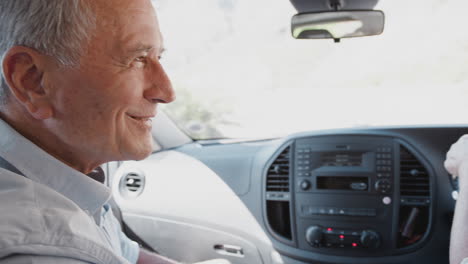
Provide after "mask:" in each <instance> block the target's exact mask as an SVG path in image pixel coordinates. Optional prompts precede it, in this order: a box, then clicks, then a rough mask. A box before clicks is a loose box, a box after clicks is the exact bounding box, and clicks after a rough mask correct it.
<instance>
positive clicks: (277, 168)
mask: <svg viewBox="0 0 468 264" xmlns="http://www.w3.org/2000/svg"><path fill="white" fill-rule="evenodd" d="M289 161H290V147H287V148H286V149H285V150H283V152H281V154H280V155H279V156H278V157H277V158H276V160H275V161H274V162H273V164H271V166H270V168H268V172H267V184H266V190H267V192H289Z"/></svg>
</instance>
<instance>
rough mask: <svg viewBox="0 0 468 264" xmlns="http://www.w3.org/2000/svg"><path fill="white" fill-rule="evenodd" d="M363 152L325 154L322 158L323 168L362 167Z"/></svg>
mask: <svg viewBox="0 0 468 264" xmlns="http://www.w3.org/2000/svg"><path fill="white" fill-rule="evenodd" d="M363 154H364V153H362V152H324V153H322V155H321V156H320V163H321V166H330V167H360V166H362V159H363Z"/></svg>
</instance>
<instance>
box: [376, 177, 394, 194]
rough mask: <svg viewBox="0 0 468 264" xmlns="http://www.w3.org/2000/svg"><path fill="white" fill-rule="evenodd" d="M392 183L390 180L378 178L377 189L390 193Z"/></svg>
mask: <svg viewBox="0 0 468 264" xmlns="http://www.w3.org/2000/svg"><path fill="white" fill-rule="evenodd" d="M391 188H392V185H391V183H390V181H389V180H378V181H377V182H376V183H375V190H376V191H378V192H380V193H389V192H390V190H391Z"/></svg>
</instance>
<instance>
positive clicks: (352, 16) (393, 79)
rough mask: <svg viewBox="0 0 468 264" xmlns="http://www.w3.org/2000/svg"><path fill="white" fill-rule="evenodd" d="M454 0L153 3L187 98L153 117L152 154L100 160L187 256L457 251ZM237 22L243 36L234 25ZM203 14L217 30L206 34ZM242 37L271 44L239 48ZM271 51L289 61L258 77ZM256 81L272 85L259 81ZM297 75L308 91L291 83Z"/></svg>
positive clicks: (460, 94) (461, 55)
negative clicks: (451, 162)
mask: <svg viewBox="0 0 468 264" xmlns="http://www.w3.org/2000/svg"><path fill="white" fill-rule="evenodd" d="M190 2H192V3H190ZM253 2H258V3H256V4H254V3H253ZM389 2H391V3H389ZM411 2H413V1H411ZM454 2H456V3H448V2H447V1H442V0H430V1H414V3H413V4H410V3H408V1H403V0H391V1H390V0H290V1H287V0H274V1H272V0H268V1H260V0H258V1H257V0H255V1H252V0H250V1H246V0H206V1H200V2H197V3H193V1H181V2H180V3H174V1H168V0H167V1H156V2H155V5H156V6H157V10H158V13H159V16H160V20H161V28H162V30H163V31H164V30H165V25H168V24H170V23H172V24H174V28H175V29H174V30H173V34H174V35H170V34H166V32H163V34H165V36H166V40H167V49H168V54H167V55H166V56H167V61H164V59H163V61H162V63H163V65H164V64H166V65H167V68H168V72H169V75H170V76H171V78H173V83H174V86H175V89H176V93H178V96H179V97H178V101H177V102H175V103H173V105H172V106H171V105H168V106H167V107H165V108H163V109H162V111H159V113H158V115H157V117H156V118H155V119H154V120H153V137H154V142H155V149H154V152H153V154H152V155H151V156H150V157H148V158H147V159H145V160H142V161H125V162H112V163H108V164H106V165H105V166H104V168H105V171H106V173H107V175H108V184H109V186H110V187H111V188H112V192H113V196H114V199H115V202H116V204H117V205H118V207H119V208H120V211H121V220H122V222H123V223H124V230H125V231H126V232H127V234H128V235H129V236H130V237H132V238H134V239H137V240H138V241H139V242H140V243H142V244H143V246H146V247H148V248H151V249H153V250H155V251H156V252H158V253H160V254H162V255H164V256H167V257H170V258H172V259H175V260H177V261H180V262H184V263H194V262H197V261H204V260H209V259H217V258H222V259H226V260H229V261H230V262H231V263H233V264H256V263H259V264H281V263H284V264H304V263H317V264H326V263H328V264H331V263H336V264H346V263H367V264H416V263H434V264H436V263H437V264H441V263H449V256H448V254H449V241H450V230H451V223H452V218H453V213H454V206H455V203H456V199H457V190H458V184H457V180H455V179H453V178H452V176H451V175H449V174H448V172H447V171H446V170H445V168H444V166H443V164H444V160H445V157H446V153H447V151H448V150H449V148H450V146H451V144H453V143H454V142H456V141H457V140H458V138H459V137H461V136H462V135H464V134H466V133H467V132H468V125H466V122H467V121H468V118H467V115H466V113H467V111H468V109H466V108H465V106H464V103H463V102H464V101H466V98H468V90H466V89H467V88H464V87H463V86H466V87H468V86H467V85H466V84H468V83H466V82H464V80H465V78H466V77H465V76H468V75H466V74H465V75H464V76H463V74H464V73H466V72H465V71H466V70H464V69H462V68H461V67H460V66H461V65H463V64H462V61H463V59H466V58H468V34H467V33H466V32H460V29H458V30H457V29H453V27H446V32H442V31H437V30H440V29H442V28H445V27H444V26H443V25H439V24H442V23H443V22H444V21H445V20H444V18H442V13H443V14H448V16H447V17H446V20H447V21H445V22H447V23H449V24H450V25H456V24H455V22H461V21H462V18H461V16H462V13H463V12H462V11H458V10H459V9H463V8H460V4H462V3H461V1H454ZM184 5H185V6H186V8H182V6H184ZM463 5H466V4H463ZM179 7H180V8H181V9H179ZM203 8H216V9H203ZM254 8H255V9H254ZM259 8H263V9H259ZM288 8H289V9H288ZM182 9H184V11H182ZM206 10H208V11H206ZM210 10H211V11H210ZM219 10H221V11H219ZM205 11H206V12H205ZM215 11H216V12H223V13H216V12H215ZM247 11H248V12H250V13H248V14H247V15H246V13H247ZM399 11H402V12H404V13H403V14H404V15H401V13H398V12H399ZM425 11H427V12H428V13H427V14H428V15H427V17H424V16H423V13H424V12H425ZM204 12H205V13H204ZM280 13H281V14H282V13H284V14H282V15H281V17H280V15H278V16H277V15H276V14H280ZM397 13H398V14H399V15H394V14H397ZM188 14H190V15H192V17H187V16H188ZM242 15H244V16H242ZM400 15H401V16H400ZM238 16H239V17H238ZM429 17H430V18H432V19H434V20H435V21H432V22H430V21H425V19H426V18H429ZM248 18H251V19H252V20H251V21H249V20H248ZM284 18H287V19H288V20H286V19H284ZM197 19H200V20H197ZM203 19H204V20H203ZM270 20H271V21H277V22H279V23H281V25H282V27H281V28H275V26H274V25H270ZM400 20H401V21H403V22H401V23H403V24H402V26H401V27H397V26H395V25H394V24H397V23H399V21H400ZM423 20H424V21H423ZM262 21H263V22H264V23H259V24H255V23H254V22H262ZM412 23H413V24H412ZM424 23H427V24H430V25H434V27H432V28H426V29H424V30H423V29H422V28H423V27H425V26H424V25H425V24H424ZM431 23H433V24H431ZM241 24H242V26H243V27H245V28H247V29H249V30H250V31H249V33H248V36H250V38H246V37H244V36H238V33H237V29H236V27H241V26H240V25H241ZM190 25H192V26H190ZM226 25H227V26H226ZM458 25H460V24H458ZM203 26H204V27H206V28H208V30H207V32H210V33H209V34H208V33H206V34H205V33H197V30H198V29H201V28H203ZM218 27H223V29H222V30H221V31H219V29H218ZM166 28H169V26H168V27H166ZM181 29H185V31H182V30H181ZM402 29H405V30H407V31H405V32H402ZM166 30H167V33H170V31H171V29H166ZM462 31H463V30H462ZM226 32H227V33H226ZM429 32H432V33H431V34H429ZM263 33H268V34H266V36H264V35H263ZM397 33H402V34H403V35H398V36H399V39H398V40H395V41H392V40H390V36H392V34H395V35H397ZM210 34H211V35H210ZM386 34H387V35H386ZM273 35H274V36H277V37H278V39H279V38H281V39H284V43H283V42H280V43H278V42H277V41H275V40H276V39H275V38H273V37H272V36H273ZM401 36H405V37H406V39H404V38H403V37H401ZM463 36H464V38H463ZM451 38H453V39H451ZM171 39H172V40H171ZM181 39H183V41H181ZM439 39H440V40H439ZM197 40H198V41H199V42H203V43H205V44H206V43H208V44H206V45H207V46H197V45H198V44H196V41H197ZM428 40H434V42H430V41H428ZM452 40H453V41H452ZM463 40H466V42H464V43H463ZM236 41H240V42H236ZM365 41H370V42H365ZM178 42H181V43H178ZM246 42H247V43H246ZM255 42H258V43H260V44H261V45H263V46H261V47H262V48H258V47H256V48H254V44H255ZM401 42H404V43H401ZM265 43H272V44H271V45H274V46H268V45H266V44H265ZM285 43H286V44H285ZM288 43H299V44H297V45H301V47H299V46H297V48H296V49H293V48H294V47H296V46H292V45H296V44H288ZM381 43H382V45H383V44H385V45H388V46H384V47H383V48H382V47H380V46H379V45H381ZM179 46H180V48H179ZM433 46H437V47H433ZM203 47H204V48H203ZM219 47H223V49H221V48H219ZM249 47H250V49H249ZM305 47H310V50H307V51H308V52H310V54H306V53H305V52H306V49H305ZM405 47H406V49H405ZM171 48H173V51H171ZM218 48H219V49H220V50H216V49H218ZM181 49H183V50H182V51H181ZM243 49H248V50H243ZM288 49H289V50H288ZM374 49H375V50H374ZM233 50H239V53H246V54H247V55H246V57H250V59H251V58H252V56H255V54H259V55H258V56H259V57H260V56H263V55H262V54H263V53H262V52H266V51H265V50H273V51H274V52H273V54H274V55H271V54H270V53H269V54H270V55H268V56H266V55H265V57H267V58H268V59H266V60H265V61H262V63H260V62H258V61H257V62H255V61H254V60H253V59H252V61H251V60H249V59H245V60H244V59H239V61H238V60H237V59H236V56H237V55H235V54H237V53H235V54H234V55H232V54H231V55H229V53H230V52H231V51H232V52H234V51H233ZM279 50H286V51H287V52H292V51H291V50H295V51H297V52H298V53H299V55H298V56H300V57H292V56H293V55H291V54H292V53H291V54H290V55H287V56H286V55H282V54H280V53H279ZM317 50H318V51H317ZM183 51H185V52H187V53H189V54H191V55H187V56H185V57H182V55H180V54H181V53H182V52H183ZM439 52H440V53H443V54H442V55H440V54H438V53H439ZM385 53H388V55H390V57H393V58H389V59H387V57H386V55H387V54H385ZM204 54H209V55H210V56H211V57H213V59H215V61H216V62H217V63H216V64H214V65H213V63H211V64H210V61H208V58H207V57H208V56H207V55H204ZM414 54H416V55H417V56H418V57H417V59H414V60H419V61H417V62H418V63H419V64H417V65H416V62H414V61H413V57H411V56H412V55H414ZM178 56H179V57H178ZM223 56H231V60H232V61H231V62H233V63H238V64H239V66H240V68H239V69H241V70H240V71H241V72H240V73H239V72H237V71H236V69H237V68H236V67H234V66H232V65H228V64H229V63H227V62H230V60H227V59H226V60H225V59H223V58H224V57H223ZM239 56H241V55H239ZM275 56H276V58H272V57H275ZM395 57H396V58H395ZM255 58H257V57H255ZM262 58H264V57H262ZM314 58H317V59H316V61H315V59H314ZM360 58H362V61H361V60H360ZM391 59H395V60H396V61H397V62H394V61H392V60H391ZM273 60H274V61H275V62H273ZM374 60H376V61H377V60H378V63H375V64H372V62H374ZM295 61H298V62H299V63H300V65H299V66H294V65H293V64H292V63H293V62H295ZM413 62H414V63H413ZM269 63H271V64H273V63H278V64H282V67H284V68H281V71H278V68H276V70H271V72H269V73H270V74H266V75H265V73H264V72H263V71H264V68H262V67H260V66H259V65H263V64H267V65H268V64H269ZM341 63H342V64H341ZM380 63H381V64H380ZM443 63H446V64H443ZM208 64H210V65H211V66H207V65H208ZM306 65H310V66H307V67H306ZM382 65H386V66H385V67H387V68H385V67H384V66H382ZM444 65H451V66H444ZM256 67H257V68H256ZM278 67H279V66H278ZM382 67H383V68H382ZM447 67H448V68H447ZM246 68H247V69H253V70H252V71H251V70H245V69H246ZM377 68H378V69H377ZM207 69H209V70H210V71H211V72H210V74H209V75H208V74H205V76H204V77H207V80H204V79H203V80H202V79H201V78H202V77H200V75H203V73H201V72H202V71H206V70H207ZM217 69H219V70H220V72H218V71H216V72H213V71H215V70H217ZM288 69H289V70H288ZM299 69H300V70H301V72H300V73H298V71H299ZM190 70H193V71H195V73H193V76H192V75H190V74H189V73H188V71H190ZM430 70H434V72H433V73H431V71H430ZM226 71H228V72H229V73H225V72H226ZM342 71H343V72H342ZM223 72H224V73H223ZM381 72H382V74H381V75H380V73H381ZM171 73H172V74H171ZM400 73H401V74H403V75H399V74H400ZM227 74H231V75H227ZM300 74H302V75H300ZM262 76H266V77H262ZM301 76H302V77H303V79H300V78H299V77H301ZM381 76H385V79H382V80H381V79H379V77H381ZM218 77H219V78H218ZM445 77H447V78H445ZM197 78H200V79H197ZM213 78H218V79H216V81H212V80H213ZM288 78H290V79H288ZM260 79H261V80H266V81H267V84H265V87H266V88H265V89H266V90H267V91H268V92H263V91H257V90H255V89H256V87H259V88H258V89H259V90H260V88H261V87H260V86H262V85H263V84H261V85H260V82H259V80H260ZM184 80H186V81H185V82H184ZM187 80H188V81H187ZM210 80H211V81H210ZM285 80H286V81H285ZM242 84H244V85H245V86H246V87H241V86H242ZM301 85H303V87H306V88H304V89H302V88H301V89H302V90H306V92H305V93H302V92H301V91H302V90H300V91H299V88H295V87H294V86H297V87H302V86H301ZM327 85H328V86H327ZM339 85H341V86H339ZM431 85H432V86H431ZM186 86H188V87H189V88H188V89H185V88H184V87H186ZM206 86H210V87H212V88H213V90H209V89H208V88H206ZM277 86H285V87H286V91H280V90H279V89H280V88H277ZM335 86H336V87H338V86H339V87H344V88H334V87H335ZM361 86H362V87H361ZM178 87H182V88H178ZM318 87H324V89H323V90H319V88H318ZM450 87H452V88H450ZM268 89H270V90H268ZM296 89H297V90H296ZM233 90H234V91H233ZM432 91H434V92H432ZM226 93H227V94H226ZM231 93H232V94H231ZM234 93H236V94H240V95H238V97H236V96H237V95H233V94H234ZM193 94H198V95H193ZM224 94H226V95H225V96H224V97H223V95H224ZM197 96H198V97H197ZM210 96H211V97H210ZM269 96H270V97H269ZM444 96H445V97H444ZM198 100H199V101H201V102H202V103H200V104H199V105H197V102H198ZM230 101H232V102H231V105H228V106H226V105H227V104H228V103H226V102H230ZM250 101H252V102H256V103H255V104H254V106H252V107H250V108H249V106H248V105H247V104H248V103H249V102H250ZM217 102H219V103H217ZM182 107H185V108H182ZM225 107H228V108H230V109H227V110H226V108H225ZM273 108H274V109H273ZM206 109H208V110H206ZM208 111H213V112H214V113H215V114H216V112H217V111H218V113H217V114H219V115H218V116H215V114H213V113H211V112H208ZM366 115H369V116H371V117H370V118H369V119H366V117H365V116H366ZM241 119H248V120H250V121H249V122H246V123H245V124H240V121H239V120H241ZM295 124H297V126H295ZM241 126H245V128H248V129H250V130H247V129H240V128H239V127H241ZM242 128H244V127H242ZM249 131H250V132H249ZM261 131H266V132H265V133H263V132H261Z"/></svg>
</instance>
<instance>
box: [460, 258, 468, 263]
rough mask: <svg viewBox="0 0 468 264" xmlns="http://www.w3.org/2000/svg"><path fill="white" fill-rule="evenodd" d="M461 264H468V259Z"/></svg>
mask: <svg viewBox="0 0 468 264" xmlns="http://www.w3.org/2000/svg"><path fill="white" fill-rule="evenodd" d="M460 264H468V258H466V259H464V260H462V262H461V263H460Z"/></svg>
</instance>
